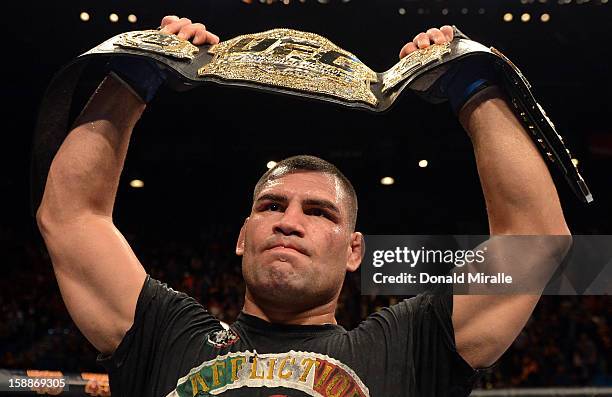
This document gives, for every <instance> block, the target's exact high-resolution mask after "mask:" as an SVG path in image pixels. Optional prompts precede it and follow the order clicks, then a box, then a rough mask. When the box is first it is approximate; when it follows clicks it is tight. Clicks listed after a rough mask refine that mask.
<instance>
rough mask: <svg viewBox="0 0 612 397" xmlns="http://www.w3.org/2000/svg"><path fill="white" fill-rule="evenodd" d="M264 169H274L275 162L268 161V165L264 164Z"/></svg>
mask: <svg viewBox="0 0 612 397" xmlns="http://www.w3.org/2000/svg"><path fill="white" fill-rule="evenodd" d="M266 167H268V169H269V170H270V169H272V168H274V167H276V161H268V164H266Z"/></svg>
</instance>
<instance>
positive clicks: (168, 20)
mask: <svg viewBox="0 0 612 397" xmlns="http://www.w3.org/2000/svg"><path fill="white" fill-rule="evenodd" d="M179 19H180V18H179V17H177V16H176V15H166V16H165V17H163V18H162V20H161V25H160V26H161V27H162V28H165V27H166V26H167V25H170V24H171V23H173V22H177V21H178V20H179Z"/></svg>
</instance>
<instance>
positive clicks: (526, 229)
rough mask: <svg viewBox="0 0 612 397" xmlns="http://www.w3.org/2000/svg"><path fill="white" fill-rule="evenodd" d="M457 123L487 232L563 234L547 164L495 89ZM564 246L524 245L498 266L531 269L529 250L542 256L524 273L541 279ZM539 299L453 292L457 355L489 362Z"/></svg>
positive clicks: (561, 242)
mask: <svg viewBox="0 0 612 397" xmlns="http://www.w3.org/2000/svg"><path fill="white" fill-rule="evenodd" d="M459 120H460V121H461V124H462V125H463V127H464V128H465V130H466V131H467V132H468V135H469V136H470V138H471V140H472V144H473V146H474V153H475V156H476V164H477V167H478V173H479V175H480V181H481V184H482V189H483V192H484V196H485V202H486V205H487V214H488V218H489V230H490V234H491V235H539V236H551V235H555V236H569V235H570V231H569V229H568V227H567V225H566V223H565V218H564V216H563V212H562V210H561V205H560V203H559V196H558V195H557V190H556V188H555V185H554V183H553V181H552V178H551V176H550V173H549V172H548V169H547V167H546V164H545V163H544V160H543V159H542V156H541V155H540V153H539V152H538V149H537V148H536V147H535V145H534V144H533V141H532V140H531V138H530V137H529V136H528V135H527V134H528V133H527V132H526V131H525V129H524V128H523V127H522V125H521V124H520V122H519V120H518V119H517V118H516V117H515V115H514V113H513V112H512V110H511V108H510V107H509V105H508V103H507V101H506V100H505V98H504V96H503V94H502V93H501V91H500V90H499V88H497V87H491V88H488V89H485V90H484V91H482V92H480V93H479V94H476V97H474V98H473V99H472V100H471V101H470V102H468V103H467V105H466V106H465V107H464V108H463V109H462V110H461V112H460V114H459ZM534 240H536V238H534ZM539 241H542V239H540V240H539ZM570 244H571V238H567V239H565V238H561V239H556V238H551V239H548V240H546V244H545V249H543V250H541V251H540V252H538V251H537V250H539V248H536V247H535V245H537V244H533V245H534V247H532V246H531V245H528V246H526V247H525V250H524V251H523V252H513V253H512V254H511V255H508V256H507V260H506V262H505V263H503V264H501V265H503V266H505V267H506V268H507V269H508V270H518V269H520V267H521V266H523V265H524V266H530V259H528V258H529V256H530V255H532V254H534V252H535V253H536V255H539V256H540V259H539V260H538V259H536V260H535V261H534V262H531V263H532V264H533V263H535V264H536V265H535V266H536V267H537V264H540V265H541V266H539V269H525V270H526V273H527V274H530V275H532V276H533V277H534V278H535V277H536V276H539V275H540V273H541V274H543V275H544V276H545V277H544V279H546V278H547V277H546V276H547V275H548V276H549V275H550V274H551V273H552V271H554V265H555V263H551V259H550V258H562V257H563V256H564V255H565V253H566V252H567V250H568V249H569V246H570ZM502 250H503V248H502ZM532 251H533V252H532ZM556 264H558V263H556ZM526 281H529V280H523V282H526ZM542 287H543V285H542ZM538 299H539V295H535V291H534V295H455V296H454V299H453V326H454V329H455V341H456V344H457V349H458V351H459V353H460V354H461V355H462V356H463V357H464V358H465V359H466V361H467V362H468V363H470V364H471V365H472V367H476V368H482V367H487V366H490V365H492V364H493V363H494V362H495V361H496V360H497V359H498V358H499V357H500V356H501V355H502V354H503V352H504V351H505V350H506V349H507V348H508V347H509V346H510V344H511V343H512V342H513V341H514V339H515V338H516V336H517V335H518V334H519V332H520V331H521V329H522V328H523V327H524V326H525V323H526V322H527V320H528V319H529V316H530V315H531V313H532V311H533V309H534V307H535V305H536V303H537V302H538Z"/></svg>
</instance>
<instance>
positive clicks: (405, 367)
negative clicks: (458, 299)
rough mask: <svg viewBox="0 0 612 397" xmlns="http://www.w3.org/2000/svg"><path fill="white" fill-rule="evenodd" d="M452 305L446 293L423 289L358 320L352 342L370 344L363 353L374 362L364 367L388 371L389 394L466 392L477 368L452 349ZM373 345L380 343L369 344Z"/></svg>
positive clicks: (454, 393) (374, 372)
mask: <svg viewBox="0 0 612 397" xmlns="http://www.w3.org/2000/svg"><path fill="white" fill-rule="evenodd" d="M452 311H453V296H452V295H451V294H448V295H438V294H422V295H419V296H417V297H414V298H411V299H406V300H403V301H402V302H400V303H397V304H395V305H393V306H391V307H388V308H384V309H382V310H380V311H379V312H377V313H374V314H372V315H371V316H369V317H368V318H367V319H366V321H364V322H363V323H362V324H361V325H360V327H359V328H358V329H357V330H359V332H360V334H361V335H359V336H358V337H356V338H355V342H357V343H359V344H364V347H365V346H368V345H369V347H368V348H367V349H368V350H369V351H371V352H372V355H368V359H369V361H370V362H372V363H377V364H375V365H377V366H378V367H377V368H373V369H372V368H370V369H369V370H368V372H369V373H370V374H374V377H376V374H377V373H378V374H380V372H381V369H382V371H384V372H383V373H385V374H387V377H386V378H385V381H384V382H385V384H384V385H383V389H384V390H385V392H386V393H391V394H388V395H406V396H428V397H429V396H453V397H454V396H469V394H470V392H471V390H472V386H473V383H474V381H475V380H476V378H477V375H478V371H475V370H474V369H472V367H470V365H469V364H468V363H467V362H466V361H465V360H464V359H463V358H462V357H461V355H460V354H459V353H458V352H457V349H456V346H455V334H454V330H453V324H452V317H451V316H452ZM376 345H378V346H381V348H380V349H377V348H372V346H376ZM359 350H361V349H359ZM381 366H382V368H381ZM370 376H372V375H370ZM396 379H399V381H395V380H396Z"/></svg>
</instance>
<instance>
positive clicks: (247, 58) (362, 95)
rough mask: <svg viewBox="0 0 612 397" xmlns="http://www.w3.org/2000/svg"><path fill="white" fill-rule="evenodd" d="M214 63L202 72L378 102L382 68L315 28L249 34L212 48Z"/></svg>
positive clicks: (225, 77)
mask: <svg viewBox="0 0 612 397" xmlns="http://www.w3.org/2000/svg"><path fill="white" fill-rule="evenodd" d="M208 52H209V53H210V54H211V55H213V59H212V60H211V62H210V63H208V64H206V65H204V66H203V67H201V68H200V69H199V70H198V76H199V77H206V76H214V77H219V78H222V79H227V80H240V81H251V82H255V83H261V84H266V85H271V86H275V87H282V88H289V89H293V90H298V91H306V92H311V93H317V94H325V95H329V96H333V97H337V98H342V99H344V100H348V101H360V102H365V103H367V104H370V105H372V106H375V105H376V104H377V103H378V99H377V98H376V96H375V95H374V93H373V92H372V91H371V90H370V85H371V84H372V83H375V82H376V81H377V80H378V77H377V75H376V72H374V71H373V70H371V69H370V68H368V67H367V66H366V65H365V64H364V63H363V62H361V61H360V60H359V59H358V58H357V57H356V56H355V55H353V54H351V53H350V52H348V51H345V50H343V49H341V48H340V47H338V46H336V45H335V44H334V43H332V42H331V41H329V40H328V39H326V38H324V37H322V36H319V35H317V34H314V33H308V32H301V31H298V30H293V29H273V30H269V31H266V32H261V33H255V34H247V35H242V36H238V37H235V38H233V39H231V40H227V41H223V42H221V43H219V44H216V45H214V46H212V47H210V49H209V51H208Z"/></svg>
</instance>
